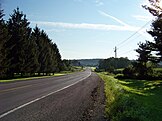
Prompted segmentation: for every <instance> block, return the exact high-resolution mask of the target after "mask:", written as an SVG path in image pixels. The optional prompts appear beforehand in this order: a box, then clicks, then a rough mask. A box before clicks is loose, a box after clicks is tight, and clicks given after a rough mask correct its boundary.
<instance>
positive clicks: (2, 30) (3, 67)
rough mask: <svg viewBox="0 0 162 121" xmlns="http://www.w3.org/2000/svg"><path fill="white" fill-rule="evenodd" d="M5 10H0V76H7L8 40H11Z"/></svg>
mask: <svg viewBox="0 0 162 121" xmlns="http://www.w3.org/2000/svg"><path fill="white" fill-rule="evenodd" d="M3 16H4V14H3V10H0V78H3V77H5V73H6V71H7V63H6V62H5V61H6V48H5V44H6V41H7V40H9V38H10V35H9V34H8V29H7V26H6V23H5V21H4V20H3Z"/></svg>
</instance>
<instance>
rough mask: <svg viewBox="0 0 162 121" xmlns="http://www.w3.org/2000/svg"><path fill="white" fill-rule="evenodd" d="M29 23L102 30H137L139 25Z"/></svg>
mask: <svg viewBox="0 0 162 121" xmlns="http://www.w3.org/2000/svg"><path fill="white" fill-rule="evenodd" d="M31 23H33V24H37V25H38V26H46V27H55V28H63V29H92V30H104V31H110V30H114V31H137V30H138V29H139V27H135V26H122V25H109V24H89V23H77V24H76V23H63V22H47V21H32V22H31Z"/></svg>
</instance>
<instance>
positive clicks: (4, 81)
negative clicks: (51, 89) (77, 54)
mask: <svg viewBox="0 0 162 121" xmlns="http://www.w3.org/2000/svg"><path fill="white" fill-rule="evenodd" d="M65 74H69V73H68V72H61V73H55V74H54V75H50V76H37V77H26V78H17V79H7V80H0V83H6V82H14V81H25V80H32V79H42V78H49V77H53V76H63V75H65Z"/></svg>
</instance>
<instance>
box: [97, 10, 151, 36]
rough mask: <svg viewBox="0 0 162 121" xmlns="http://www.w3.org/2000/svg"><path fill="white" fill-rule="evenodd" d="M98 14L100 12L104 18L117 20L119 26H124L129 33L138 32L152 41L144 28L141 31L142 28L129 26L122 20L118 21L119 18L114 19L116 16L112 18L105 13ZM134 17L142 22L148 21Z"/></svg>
mask: <svg viewBox="0 0 162 121" xmlns="http://www.w3.org/2000/svg"><path fill="white" fill-rule="evenodd" d="M98 12H99V13H100V14H101V15H102V16H105V17H109V18H111V19H113V20H115V21H116V22H118V23H119V24H121V25H123V28H127V29H128V31H132V30H133V31H134V32H137V33H139V34H140V35H142V36H144V37H146V38H148V39H150V36H148V34H147V33H146V28H142V29H141V27H135V26H131V25H129V24H126V23H125V22H123V21H122V20H120V19H118V18H116V17H114V16H111V15H109V14H107V13H105V12H103V11H98ZM134 17H136V19H140V20H144V19H146V18H145V17H144V16H134ZM148 21H149V20H148V19H147V22H148Z"/></svg>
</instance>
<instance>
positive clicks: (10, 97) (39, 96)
mask: <svg viewBox="0 0 162 121" xmlns="http://www.w3.org/2000/svg"><path fill="white" fill-rule="evenodd" d="M90 75H91V70H89V69H87V70H86V71H83V72H77V73H74V74H69V75H64V76H59V77H50V78H44V79H33V80H30V81H18V82H13V83H2V84H0V120H3V119H4V118H6V117H7V116H8V115H11V114H12V113H14V112H16V111H18V110H20V109H22V108H24V107H27V106H28V105H31V104H32V103H36V102H38V101H39V100H43V99H44V98H46V97H48V96H50V95H52V94H55V93H56V92H60V91H62V90H65V89H67V88H69V87H71V86H73V85H75V84H77V83H79V82H81V81H83V80H85V79H86V78H88V77H90ZM12 120H16V119H12Z"/></svg>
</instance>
